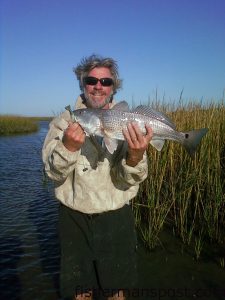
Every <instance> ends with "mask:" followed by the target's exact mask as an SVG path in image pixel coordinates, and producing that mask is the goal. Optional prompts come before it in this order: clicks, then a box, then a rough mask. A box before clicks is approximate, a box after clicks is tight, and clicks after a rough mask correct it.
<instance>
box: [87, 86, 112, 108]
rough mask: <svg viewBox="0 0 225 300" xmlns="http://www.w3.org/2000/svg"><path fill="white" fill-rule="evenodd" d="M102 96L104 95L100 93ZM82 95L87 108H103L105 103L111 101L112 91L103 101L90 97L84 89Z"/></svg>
mask: <svg viewBox="0 0 225 300" xmlns="http://www.w3.org/2000/svg"><path fill="white" fill-rule="evenodd" d="M102 96H104V95H102ZM84 97H85V100H86V101H85V104H86V106H87V107H89V108H103V107H104V106H105V105H106V104H109V103H110V102H111V101H112V98H113V91H112V92H111V94H110V95H109V96H108V97H106V98H105V99H104V101H101V102H100V103H99V102H98V100H95V99H92V98H91V96H90V95H89V94H88V93H87V92H86V90H84Z"/></svg>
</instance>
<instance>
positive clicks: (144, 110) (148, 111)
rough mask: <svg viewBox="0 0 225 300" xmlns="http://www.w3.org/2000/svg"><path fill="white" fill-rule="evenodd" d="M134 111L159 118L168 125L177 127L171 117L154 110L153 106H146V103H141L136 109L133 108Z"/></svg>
mask: <svg viewBox="0 0 225 300" xmlns="http://www.w3.org/2000/svg"><path fill="white" fill-rule="evenodd" d="M132 112H133V113H136V114H141V115H144V116H147V117H150V118H154V119H157V120H159V121H161V122H163V123H165V124H167V125H169V126H170V127H171V128H173V129H176V126H175V125H174V123H173V122H172V121H171V120H170V118H169V117H168V116H167V115H166V114H164V113H162V112H159V111H156V110H154V109H153V108H151V107H149V106H146V105H139V106H137V107H136V108H135V109H133V110H132Z"/></svg>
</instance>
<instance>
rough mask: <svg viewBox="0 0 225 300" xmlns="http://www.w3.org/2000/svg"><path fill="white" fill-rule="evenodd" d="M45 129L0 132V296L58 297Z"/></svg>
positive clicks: (56, 245)
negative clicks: (13, 133) (45, 176)
mask: <svg viewBox="0 0 225 300" xmlns="http://www.w3.org/2000/svg"><path fill="white" fill-rule="evenodd" d="M47 130H48V123H47V122H40V130H39V132H38V133H34V134H30V135H21V136H13V137H1V138H0V170H1V173H0V216H1V218H0V241H1V246H0V274H1V283H0V299H49V300H50V299H59V297H58V274H59V243H58V236H57V215H58V202H57V201H56V200H54V194H53V187H52V185H51V184H48V185H45V184H44V183H43V173H42V168H43V167H42V161H41V148H42V145H43V141H44V138H45V135H46V133H47Z"/></svg>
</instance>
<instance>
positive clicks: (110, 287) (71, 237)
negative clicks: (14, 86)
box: [43, 55, 152, 299]
mask: <svg viewBox="0 0 225 300" xmlns="http://www.w3.org/2000/svg"><path fill="white" fill-rule="evenodd" d="M74 72H75V74H76V76H77V79H78V80H79V84H80V88H81V91H82V94H81V95H80V96H79V97H78V100H77V103H76V108H86V107H87V108H101V109H110V108H112V107H113V105H114V104H115V102H114V99H113V96H114V95H115V93H116V92H117V90H118V88H120V86H121V80H120V79H119V77H118V69H117V64H116V62H115V61H114V60H113V59H111V58H102V57H100V56H96V55H92V56H90V57H87V58H84V59H83V60H82V61H81V63H80V64H79V65H78V66H77V67H76V68H75V69H74ZM123 134H124V137H125V139H126V142H123V141H121V142H120V143H119V145H118V148H117V150H116V151H115V152H114V153H113V154H110V153H109V152H108V151H107V149H106V148H105V147H104V146H102V142H101V141H100V140H99V139H98V138H97V137H86V136H85V133H84V131H83V129H82V127H81V126H80V125H79V124H78V123H72V122H71V117H70V114H69V112H68V111H65V112H64V113H62V114H61V115H60V116H59V117H57V118H56V119H54V120H53V121H52V122H51V124H50V129H49V132H48V134H47V136H46V139H45V143H44V146H43V161H44V164H45V170H46V172H47V174H48V176H49V177H50V178H51V179H52V180H53V181H54V182H55V194H56V198H57V199H58V200H59V201H60V202H61V205H60V217H59V230H60V242H61V273H60V281H61V293H62V297H64V298H65V297H70V299H71V297H73V299H93V296H94V295H97V298H99V297H100V296H99V295H100V292H101V293H102V294H103V295H104V296H105V297H107V298H108V299H125V295H124V293H123V291H124V289H127V288H130V287H135V284H136V282H135V280H136V273H137V270H136V257H135V250H136V234H135V226H134V217H133V214H132V211H131V207H130V205H129V204H130V201H131V200H132V198H134V197H135V195H136V194H137V192H138V188H139V184H140V183H141V182H142V181H143V180H144V179H145V178H146V177H147V171H148V170H147V158H146V149H147V147H148V144H149V141H150V140H151V138H152V130H151V128H149V127H146V135H143V134H142V133H141V131H140V129H139V127H138V125H137V124H135V123H132V124H128V125H127V129H126V130H124V131H123Z"/></svg>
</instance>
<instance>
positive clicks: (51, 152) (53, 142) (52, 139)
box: [42, 112, 80, 183]
mask: <svg viewBox="0 0 225 300" xmlns="http://www.w3.org/2000/svg"><path fill="white" fill-rule="evenodd" d="M69 119H70V117H69V115H68V112H64V113H63V114H61V116H59V117H57V118H55V119H54V120H53V121H52V122H51V123H50V124H49V131H48V134H47V136H46V138H45V141H44V145H43V148H42V160H43V163H44V169H45V172H46V173H47V175H48V177H49V178H51V179H52V180H54V181H56V182H58V183H62V182H64V181H65V180H66V178H67V176H68V175H69V174H70V173H71V172H72V171H73V170H74V168H75V164H76V161H77V157H78V156H79V155H80V151H76V152H71V151H69V150H68V149H67V148H66V147H65V146H64V145H63V143H62V138H63V134H64V130H65V129H66V128H67V126H68V121H69Z"/></svg>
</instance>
